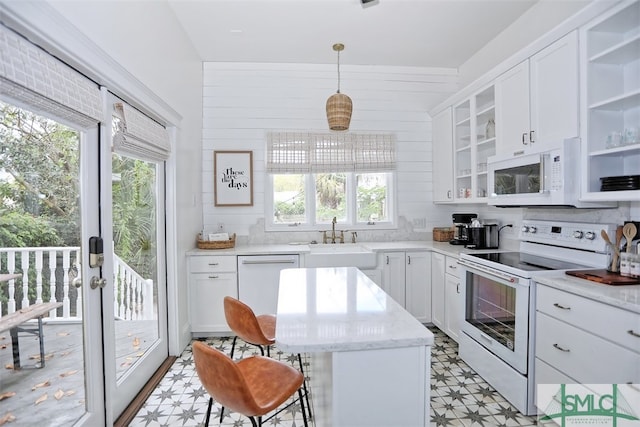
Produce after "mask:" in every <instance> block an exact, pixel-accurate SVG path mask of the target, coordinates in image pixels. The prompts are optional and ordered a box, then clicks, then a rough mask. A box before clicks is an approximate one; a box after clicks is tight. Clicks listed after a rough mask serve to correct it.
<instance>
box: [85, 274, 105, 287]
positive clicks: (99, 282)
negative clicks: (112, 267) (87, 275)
mask: <svg viewBox="0 0 640 427" xmlns="http://www.w3.org/2000/svg"><path fill="white" fill-rule="evenodd" d="M89 285H90V286H91V289H96V288H104V287H105V286H107V279H105V278H104V277H98V276H93V277H92V278H91V282H89Z"/></svg>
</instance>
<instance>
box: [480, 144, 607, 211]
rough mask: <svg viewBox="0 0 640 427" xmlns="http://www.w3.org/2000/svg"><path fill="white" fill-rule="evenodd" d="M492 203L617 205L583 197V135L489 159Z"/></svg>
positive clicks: (517, 204) (489, 199)
mask: <svg viewBox="0 0 640 427" xmlns="http://www.w3.org/2000/svg"><path fill="white" fill-rule="evenodd" d="M487 192H488V204H489V205H492V206H498V207H519V206H523V207H526V206H557V207H560V206H570V207H578V208H599V207H615V206H617V204H615V203H603V202H598V203H587V202H581V201H580V139H579V138H569V139H565V140H564V141H562V142H560V143H557V144H553V145H548V146H546V148H544V149H537V150H535V151H534V150H526V149H525V150H522V151H520V152H518V153H517V154H515V155H511V154H510V155H508V156H503V155H496V156H492V157H489V158H488V159H487Z"/></svg>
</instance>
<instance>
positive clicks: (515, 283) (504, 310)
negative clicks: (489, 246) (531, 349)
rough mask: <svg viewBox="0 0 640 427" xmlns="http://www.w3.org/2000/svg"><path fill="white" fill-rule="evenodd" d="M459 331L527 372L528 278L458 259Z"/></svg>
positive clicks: (516, 367)
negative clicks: (460, 305)
mask: <svg viewBox="0 0 640 427" xmlns="http://www.w3.org/2000/svg"><path fill="white" fill-rule="evenodd" d="M460 264H461V267H462V271H461V273H462V275H461V285H462V286H461V287H462V294H463V295H462V296H463V301H464V310H463V319H462V327H461V330H462V333H464V334H466V335H468V336H469V337H471V338H472V339H473V340H475V341H476V342H478V343H479V344H480V345H482V346H483V347H485V348H486V349H487V350H489V351H490V352H491V353H493V354H495V355H496V356H498V357H499V358H501V359H502V360H503V361H505V362H506V363H508V364H509V365H511V366H512V367H513V368H514V369H517V370H518V371H519V372H521V373H522V374H527V352H528V351H527V349H528V344H529V280H528V279H524V278H521V277H518V276H514V275H510V274H506V273H503V272H501V271H497V270H494V269H492V268H488V267H485V266H476V265H474V264H470V263H467V262H464V261H461V263H460Z"/></svg>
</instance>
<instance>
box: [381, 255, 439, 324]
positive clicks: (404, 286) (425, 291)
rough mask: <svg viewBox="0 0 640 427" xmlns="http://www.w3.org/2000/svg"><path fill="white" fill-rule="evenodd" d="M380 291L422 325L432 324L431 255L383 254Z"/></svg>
mask: <svg viewBox="0 0 640 427" xmlns="http://www.w3.org/2000/svg"><path fill="white" fill-rule="evenodd" d="M381 256H382V259H381V261H382V262H381V263H380V264H381V265H382V288H383V289H384V291H385V292H386V293H387V294H389V295H390V296H391V297H392V298H393V299H394V300H395V301H396V302H398V304H400V305H401V306H403V307H404V308H405V309H406V310H407V311H408V312H409V313H411V314H412V315H413V316H414V317H415V318H416V319H418V321H420V322H421V323H430V322H431V253H430V252H418V251H415V252H383V253H382V254H381Z"/></svg>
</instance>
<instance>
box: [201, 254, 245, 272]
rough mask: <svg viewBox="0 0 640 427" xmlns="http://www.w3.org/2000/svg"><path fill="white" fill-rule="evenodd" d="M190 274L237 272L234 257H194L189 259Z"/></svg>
mask: <svg viewBox="0 0 640 427" xmlns="http://www.w3.org/2000/svg"><path fill="white" fill-rule="evenodd" d="M190 267H191V272H192V273H208V272H216V271H228V272H233V271H236V270H237V268H238V267H237V263H236V257H235V256H233V255H229V256H194V257H191V261H190Z"/></svg>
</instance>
